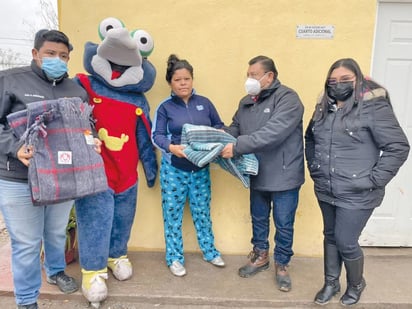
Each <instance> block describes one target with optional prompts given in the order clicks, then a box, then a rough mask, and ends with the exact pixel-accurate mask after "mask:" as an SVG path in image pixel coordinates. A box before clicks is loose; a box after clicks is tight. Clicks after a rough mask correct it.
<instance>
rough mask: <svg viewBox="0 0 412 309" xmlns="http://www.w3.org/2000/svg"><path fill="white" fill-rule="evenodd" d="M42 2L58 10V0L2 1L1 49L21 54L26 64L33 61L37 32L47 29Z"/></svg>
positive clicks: (0, 17)
mask: <svg viewBox="0 0 412 309" xmlns="http://www.w3.org/2000/svg"><path fill="white" fill-rule="evenodd" d="M40 1H46V2H49V3H50V4H51V5H53V7H54V8H55V9H56V8H57V0H0V49H3V50H8V49H11V50H13V51H14V52H17V53H20V54H21V59H22V60H23V61H27V63H26V64H28V63H29V62H30V60H31V49H32V47H33V37H34V34H35V32H36V31H37V30H39V29H42V28H45V24H44V22H43V20H42V13H41V6H40Z"/></svg>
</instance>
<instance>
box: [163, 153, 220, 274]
mask: <svg viewBox="0 0 412 309" xmlns="http://www.w3.org/2000/svg"><path fill="white" fill-rule="evenodd" d="M160 185H161V188H162V208H163V222H164V234H165V242H166V264H167V266H170V264H172V263H173V262H174V261H179V262H180V263H182V264H184V263H185V258H184V255H183V236H182V220H183V211H184V207H185V204H186V199H187V198H189V206H190V212H191V214H192V218H193V224H194V226H195V229H196V235H197V241H198V243H199V247H200V250H201V251H202V253H203V258H204V259H205V260H206V261H211V260H213V259H214V258H215V257H217V256H220V252H219V251H217V249H216V248H215V243H214V242H215V238H214V235H213V230H212V220H211V218H210V197H211V192H210V174H209V168H204V169H201V170H199V171H197V172H185V171H182V170H180V169H177V168H175V167H173V166H172V165H170V164H169V163H168V162H166V160H162V166H161V169H160Z"/></svg>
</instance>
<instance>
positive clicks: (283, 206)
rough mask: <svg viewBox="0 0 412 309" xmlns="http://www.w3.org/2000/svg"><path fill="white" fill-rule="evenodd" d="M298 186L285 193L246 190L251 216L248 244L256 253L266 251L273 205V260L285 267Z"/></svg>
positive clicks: (291, 234) (290, 253)
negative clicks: (250, 244)
mask: <svg viewBox="0 0 412 309" xmlns="http://www.w3.org/2000/svg"><path fill="white" fill-rule="evenodd" d="M299 190H300V187H298V188H295V189H292V190H287V191H275V192H267V191H257V190H253V189H251V190H250V213H251V216H252V228H253V238H252V244H253V248H254V250H256V251H267V250H269V241H268V237H269V230H270V222H269V221H270V211H271V209H272V205H273V212H272V214H273V221H274V223H275V227H276V232H275V249H274V260H275V262H276V263H277V264H280V265H287V264H288V263H289V261H290V259H291V257H292V256H293V250H292V245H293V231H294V228H293V225H294V223H295V214H296V209H297V207H298V201H299Z"/></svg>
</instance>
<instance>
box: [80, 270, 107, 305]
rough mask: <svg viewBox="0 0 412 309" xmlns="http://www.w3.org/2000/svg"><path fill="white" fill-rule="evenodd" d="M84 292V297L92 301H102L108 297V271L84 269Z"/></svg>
mask: <svg viewBox="0 0 412 309" xmlns="http://www.w3.org/2000/svg"><path fill="white" fill-rule="evenodd" d="M82 273H83V278H82V292H83V295H84V297H86V299H87V300H88V301H89V302H91V303H97V302H102V301H104V300H105V299H106V298H107V285H106V280H107V273H106V272H94V271H84V270H83V269H82Z"/></svg>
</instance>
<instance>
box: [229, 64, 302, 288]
mask: <svg viewBox="0 0 412 309" xmlns="http://www.w3.org/2000/svg"><path fill="white" fill-rule="evenodd" d="M247 74H248V79H247V80H246V83H245V88H246V91H247V93H248V95H247V96H245V97H244V98H242V100H241V101H240V103H239V107H238V110H237V111H236V113H235V115H234V116H233V119H232V124H231V125H230V126H229V127H228V128H226V131H227V132H228V133H230V134H231V135H233V136H234V137H236V143H233V144H227V145H226V147H225V148H224V149H223V151H222V156H223V157H224V158H231V157H233V156H236V155H242V154H248V153H254V154H255V155H256V157H257V159H258V161H259V172H258V174H257V175H256V176H251V179H250V212H251V217H252V228H253V237H252V244H253V250H252V251H251V252H250V254H249V256H248V258H249V261H248V263H247V264H246V265H245V266H243V267H241V268H240V269H239V276H241V277H250V276H252V275H255V274H256V273H258V272H260V271H263V270H266V269H268V268H269V255H268V252H269V241H268V236H269V227H270V224H269V222H270V212H271V210H272V205H273V210H272V211H273V220H274V223H275V227H276V234H275V244H276V245H275V249H274V261H275V269H276V275H275V279H276V282H277V284H278V288H279V290H281V291H284V292H288V291H289V290H290V289H291V287H292V283H291V279H290V276H289V273H288V269H287V266H288V264H289V261H290V259H291V257H292V255H293V251H292V244H293V225H294V221H295V213H296V209H297V206H298V199H299V190H300V186H301V185H302V184H303V183H304V165H303V132H302V117H303V105H302V103H301V101H300V99H299V97H298V95H297V94H296V92H295V91H293V90H292V89H290V88H288V87H286V86H284V85H282V84H281V83H280V81H279V80H278V79H277V76H278V71H277V69H276V67H275V64H274V62H273V60H272V59H270V58H268V57H266V56H257V57H255V58H253V59H251V60H250V61H249V68H248V73H247Z"/></svg>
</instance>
